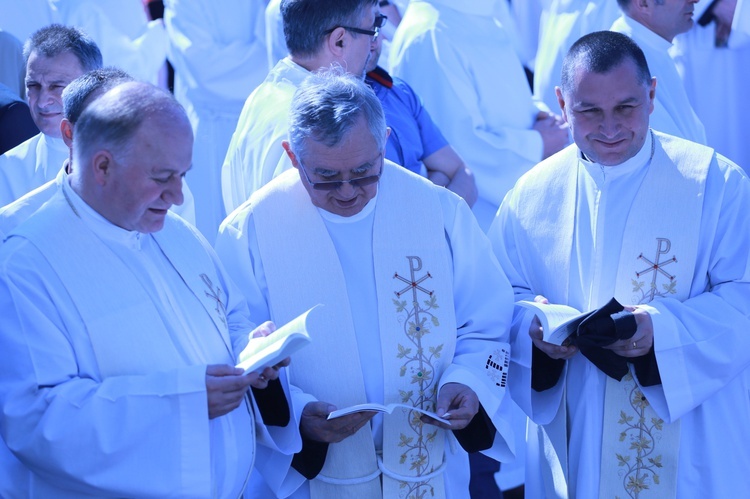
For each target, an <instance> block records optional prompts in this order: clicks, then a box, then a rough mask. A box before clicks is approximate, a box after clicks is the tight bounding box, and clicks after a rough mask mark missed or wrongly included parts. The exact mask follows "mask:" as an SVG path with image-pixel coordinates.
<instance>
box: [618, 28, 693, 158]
mask: <svg viewBox="0 0 750 499" xmlns="http://www.w3.org/2000/svg"><path fill="white" fill-rule="evenodd" d="M610 29H611V30H612V31H616V32H618V33H622V34H624V35H628V36H629V37H630V38H632V39H633V41H634V42H635V43H637V44H638V46H639V47H640V48H641V50H643V54H644V55H645V56H646V62H647V63H648V69H649V70H650V71H651V76H655V77H656V99H655V100H654V112H653V113H651V117H650V119H649V122H650V124H651V127H652V128H653V129H654V130H658V131H660V132H663V133H667V134H670V135H675V136H677V137H682V138H683V139H687V140H692V141H693V142H697V143H699V144H705V143H706V131H705V129H704V128H703V123H701V121H700V119H698V116H697V115H696V114H695V111H693V107H692V106H691V105H690V101H689V100H688V97H687V93H685V85H684V84H683V83H682V78H681V77H680V74H679V73H678V72H677V66H676V65H675V63H674V60H672V57H671V56H670V55H669V49H670V48H671V47H672V43H671V42H668V41H667V40H665V39H664V38H662V37H661V36H659V35H657V34H656V33H654V32H653V31H651V30H650V29H648V28H647V27H645V26H644V25H642V24H640V23H638V22H637V21H634V20H633V19H631V18H629V17H627V16H625V15H622V16H620V17H619V18H618V19H617V20H616V21H615V22H614V24H612V28H610Z"/></svg>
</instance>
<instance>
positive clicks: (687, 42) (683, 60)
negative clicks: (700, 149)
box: [672, 0, 750, 171]
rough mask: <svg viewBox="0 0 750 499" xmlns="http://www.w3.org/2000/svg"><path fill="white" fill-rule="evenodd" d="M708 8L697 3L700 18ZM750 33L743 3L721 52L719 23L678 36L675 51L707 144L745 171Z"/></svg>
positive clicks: (749, 152)
mask: <svg viewBox="0 0 750 499" xmlns="http://www.w3.org/2000/svg"><path fill="white" fill-rule="evenodd" d="M703 3H704V2H701V3H699V4H696V6H695V8H696V16H698V9H699V8H700V6H701V5H702V4H703ZM705 3H708V2H705ZM748 33H750V2H749V1H746V0H738V1H737V8H736V10H735V14H734V20H733V23H732V32H731V35H730V36H729V40H728V43H727V46H726V47H716V24H715V23H713V22H711V23H709V24H708V25H707V26H699V25H697V24H696V25H695V26H693V28H692V29H691V30H690V31H688V32H687V33H683V34H682V35H678V36H677V37H676V38H675V44H674V49H673V51H672V56H673V57H674V59H675V62H676V63H677V68H678V70H679V71H680V74H681V76H682V78H683V80H684V83H685V91H686V92H687V96H688V98H689V99H690V102H691V103H692V105H693V108H694V109H695V113H696V114H697V115H698V117H699V118H700V119H701V121H702V122H703V125H704V126H705V127H706V139H707V140H708V145H709V146H711V147H713V148H715V149H716V151H717V152H719V153H721V154H723V155H724V156H726V157H728V158H729V159H731V160H732V161H734V162H735V163H737V164H738V165H739V166H741V167H742V168H744V169H745V171H748V168H750V147H748V144H747V132H746V130H745V119H746V118H747V116H748V115H749V114H750V92H748V91H747V84H748V82H750V42H748V38H749V37H748Z"/></svg>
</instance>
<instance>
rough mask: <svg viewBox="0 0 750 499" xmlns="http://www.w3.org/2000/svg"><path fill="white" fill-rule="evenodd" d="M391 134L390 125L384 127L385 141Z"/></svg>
mask: <svg viewBox="0 0 750 499" xmlns="http://www.w3.org/2000/svg"><path fill="white" fill-rule="evenodd" d="M390 136H391V127H389V126H387V127H385V141H386V142H388V137H390Z"/></svg>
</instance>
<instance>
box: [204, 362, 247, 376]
mask: <svg viewBox="0 0 750 499" xmlns="http://www.w3.org/2000/svg"><path fill="white" fill-rule="evenodd" d="M243 372H244V371H243V370H242V369H240V368H237V367H234V366H230V365H227V364H213V365H209V366H206V374H207V375H209V376H237V375H239V374H242V373H243Z"/></svg>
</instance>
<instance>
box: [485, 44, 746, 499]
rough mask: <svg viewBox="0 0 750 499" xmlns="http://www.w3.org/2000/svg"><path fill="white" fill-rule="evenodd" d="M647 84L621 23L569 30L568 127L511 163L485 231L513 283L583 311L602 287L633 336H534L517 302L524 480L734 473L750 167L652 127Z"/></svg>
mask: <svg viewBox="0 0 750 499" xmlns="http://www.w3.org/2000/svg"><path fill="white" fill-rule="evenodd" d="M655 91H656V93H657V95H658V87H656V85H655V80H654V79H652V78H651V77H650V75H649V73H648V66H647V65H646V62H645V58H644V56H643V53H642V52H641V51H640V49H639V48H638V47H637V46H636V45H635V44H633V43H632V42H630V40H629V38H627V37H625V36H624V35H621V34H617V33H613V32H608V31H603V32H596V33H593V34H591V35H587V36H585V37H583V38H582V39H581V40H579V41H578V42H576V44H575V45H574V46H573V47H572V48H571V51H570V53H569V54H568V56H567V57H566V59H565V62H564V65H563V79H562V89H558V96H559V97H560V105H561V107H562V108H563V112H564V116H565V118H566V120H567V121H568V123H569V124H570V127H571V130H572V132H573V137H574V140H575V144H574V145H572V146H570V147H568V148H566V149H565V150H564V151H562V152H560V153H558V154H556V155H554V156H553V157H551V158H549V159H548V160H546V161H544V162H542V163H540V164H539V165H538V166H537V167H535V168H534V169H532V170H531V171H530V172H529V173H528V174H527V175H525V176H524V177H522V178H521V180H520V181H519V182H518V184H517V185H516V187H515V188H514V189H513V191H511V193H510V194H509V195H508V197H507V198H506V200H505V201H504V203H503V205H502V206H501V208H500V211H499V212H498V215H497V218H496V220H495V222H494V224H493V226H492V228H491V230H490V234H489V235H490V239H491V240H492V243H493V246H494V248H495V251H496V254H497V255H498V259H499V260H500V263H501V265H502V267H503V269H504V270H505V272H506V274H507V275H508V278H509V279H510V281H511V284H512V285H513V288H514V290H515V294H516V299H517V300H534V301H538V302H542V303H544V302H548V303H550V304H564V305H570V306H572V307H573V308H576V309H578V310H580V311H584V312H585V311H590V310H594V309H597V308H599V307H601V306H602V305H604V304H606V303H607V302H608V301H609V300H610V299H611V298H612V297H615V298H616V299H617V300H618V301H619V302H620V303H622V304H623V305H625V306H626V310H628V311H631V312H632V315H626V317H629V319H628V320H633V322H631V325H633V328H632V329H631V330H630V331H629V333H630V334H633V331H634V334H633V336H632V337H630V338H629V339H621V340H618V341H614V342H613V343H611V344H610V345H609V346H607V347H598V348H594V349H590V348H587V349H586V350H585V351H584V350H583V347H581V350H579V348H578V347H577V346H575V345H580V344H581V343H574V344H572V345H567V346H557V345H553V344H551V343H547V342H545V341H542V334H543V331H542V330H541V327H540V326H539V322H538V321H536V320H534V319H533V317H534V314H533V313H526V312H523V311H522V310H523V309H521V308H520V307H517V310H516V314H515V316H514V323H513V329H512V333H511V341H512V342H511V345H512V362H511V372H510V377H509V380H510V381H509V385H510V390H511V394H512V396H513V398H514V400H515V401H516V402H517V403H518V404H519V405H520V406H521V407H522V408H523V409H524V410H525V411H526V413H527V414H528V415H529V417H530V418H531V419H532V420H533V421H534V422H535V423H537V424H538V425H539V426H538V427H534V426H532V427H530V429H529V447H528V449H527V450H528V453H529V456H530V459H529V460H528V461H527V463H528V464H529V465H528V466H527V468H526V469H527V480H526V487H527V489H526V492H527V494H529V496H530V497H571V498H572V497H575V498H579V499H589V498H599V497H615V496H619V497H640V498H649V497H655V498H659V499H662V498H668V497H677V498H680V499H682V498H705V497H733V496H735V495H737V494H738V493H740V494H741V493H742V492H741V491H743V490H745V488H746V485H747V470H748V469H750V448H749V447H748V446H747V445H745V443H747V442H749V441H750V426H748V425H747V424H745V422H747V421H748V420H750V399H748V393H750V369H748V367H750V334H748V331H750V257H749V254H748V251H747V248H748V247H750V231H749V230H748V227H750V182H749V181H748V178H747V176H746V175H745V174H744V173H743V172H742V171H741V170H740V169H739V168H738V167H737V166H736V165H735V164H733V163H732V162H730V161H729V160H727V159H726V158H724V157H722V156H720V155H717V154H716V153H715V152H714V151H713V150H712V149H709V148H707V147H705V146H702V145H699V144H696V143H693V142H689V141H686V140H683V139H679V138H677V137H674V136H670V135H666V134H662V133H660V132H658V131H655V130H653V129H650V128H649V115H650V113H651V111H652V109H653V106H654V92H655ZM622 337H623V338H626V337H627V336H625V335H623V336H622ZM577 340H578V338H576V340H575V341H577ZM605 372H606V373H607V374H605ZM618 380H619V381H618Z"/></svg>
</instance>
